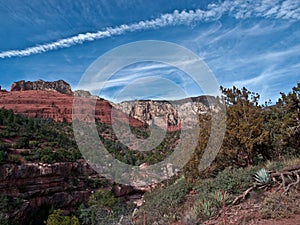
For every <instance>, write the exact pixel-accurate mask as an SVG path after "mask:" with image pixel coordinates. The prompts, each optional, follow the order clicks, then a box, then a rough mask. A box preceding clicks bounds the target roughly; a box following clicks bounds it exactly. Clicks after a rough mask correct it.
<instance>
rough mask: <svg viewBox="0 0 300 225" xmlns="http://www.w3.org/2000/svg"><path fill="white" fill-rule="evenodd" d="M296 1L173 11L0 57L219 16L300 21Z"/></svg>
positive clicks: (233, 3) (270, 0)
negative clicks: (150, 18) (154, 17)
mask: <svg viewBox="0 0 300 225" xmlns="http://www.w3.org/2000/svg"><path fill="white" fill-rule="evenodd" d="M299 6H300V0H285V1H283V2H282V1H279V0H255V1H249V2H245V1H244V0H235V1H229V0H227V1H224V2H223V3H219V4H215V3H213V4H209V5H208V7H207V9H206V10H201V9H196V10H189V11H181V12H179V11H178V10H175V11H174V12H173V13H167V14H163V15H161V16H160V17H158V18H156V19H152V20H144V21H139V22H136V23H132V24H123V25H120V26H116V27H106V28H104V29H103V30H100V31H97V32H93V33H89V32H88V33H83V34H78V35H75V36H72V37H69V38H64V39H60V40H57V41H55V42H51V43H46V44H41V45H37V46H34V47H29V48H26V49H23V50H9V51H4V52H0V58H9V57H16V56H17V57H23V56H29V55H33V54H39V53H43V52H48V51H51V50H56V49H60V48H68V47H71V46H74V45H78V44H82V43H84V42H89V41H94V40H99V39H103V38H108V37H111V36H116V35H121V34H125V33H127V32H134V31H140V30H149V29H158V28H162V27H166V26H175V25H189V24H192V23H195V22H208V21H215V20H218V19H219V18H220V17H222V15H224V14H226V15H230V16H233V17H235V18H236V19H244V18H249V17H264V18H277V19H287V20H300V7H299Z"/></svg>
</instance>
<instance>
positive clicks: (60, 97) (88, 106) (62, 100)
mask: <svg viewBox="0 0 300 225" xmlns="http://www.w3.org/2000/svg"><path fill="white" fill-rule="evenodd" d="M76 99H77V100H78V101H81V103H80V104H79V105H78V107H77V109H75V111H76V113H77V114H76V115H74V116H76V117H77V118H79V119H82V120H85V121H92V120H93V114H92V113H93V110H95V119H96V120H97V121H100V122H102V123H107V124H110V123H111V110H112V105H111V104H110V102H108V101H105V100H101V99H93V98H84V97H81V98H80V97H78V98H76ZM73 101H74V96H73V95H66V94H62V93H59V92H54V91H43V90H27V91H11V92H0V108H1V107H4V108H6V109H12V110H13V111H14V112H15V113H19V114H23V115H25V116H28V117H33V118H43V119H53V120H54V121H57V122H72V116H73V114H72V110H73ZM117 114H118V116H117V119H118V120H120V121H124V122H126V121H127V120H128V119H127V116H126V115H125V114H124V113H122V112H121V111H117ZM130 124H131V125H132V126H141V125H143V123H142V122H141V121H139V120H137V119H134V118H131V119H130Z"/></svg>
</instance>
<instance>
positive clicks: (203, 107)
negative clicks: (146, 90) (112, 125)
mask: <svg viewBox="0 0 300 225" xmlns="http://www.w3.org/2000/svg"><path fill="white" fill-rule="evenodd" d="M210 100H211V101H212V100H213V98H212V97H209V96H208V97H205V96H203V97H196V98H191V99H183V100H179V101H153V100H143V101H126V102H122V103H120V104H117V105H116V107H117V108H118V109H120V110H122V111H124V112H125V113H127V114H129V115H130V116H131V117H133V118H136V119H138V120H141V121H143V122H145V123H147V124H148V125H156V126H159V127H161V128H163V129H168V130H178V129H180V128H181V127H182V125H183V124H185V127H187V128H188V127H192V126H193V124H194V122H195V121H194V118H196V116H197V115H198V114H202V113H207V112H209V110H211V106H210V105H209V101H210Z"/></svg>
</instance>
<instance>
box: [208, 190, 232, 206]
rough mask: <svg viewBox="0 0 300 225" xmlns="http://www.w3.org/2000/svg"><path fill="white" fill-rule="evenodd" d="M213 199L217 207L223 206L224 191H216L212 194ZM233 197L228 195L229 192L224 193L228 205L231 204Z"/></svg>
mask: <svg viewBox="0 0 300 225" xmlns="http://www.w3.org/2000/svg"><path fill="white" fill-rule="evenodd" d="M212 198H213V199H214V201H215V203H216V205H217V206H222V204H223V195H222V191H219V190H218V191H215V192H213V193H212ZM231 198H232V196H231V194H230V193H228V192H227V191H225V192H224V200H225V202H226V203H229V202H230V200H231Z"/></svg>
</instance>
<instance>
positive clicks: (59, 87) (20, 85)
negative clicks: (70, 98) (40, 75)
mask: <svg viewBox="0 0 300 225" xmlns="http://www.w3.org/2000/svg"><path fill="white" fill-rule="evenodd" d="M29 90H42V91H56V92H59V93H62V94H68V95H71V94H72V93H73V92H72V89H71V86H70V85H69V84H68V83H67V82H65V81H63V80H58V81H53V82H47V81H43V80H38V81H34V82H30V81H24V80H21V81H18V82H14V83H13V84H12V85H11V88H10V91H29Z"/></svg>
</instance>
